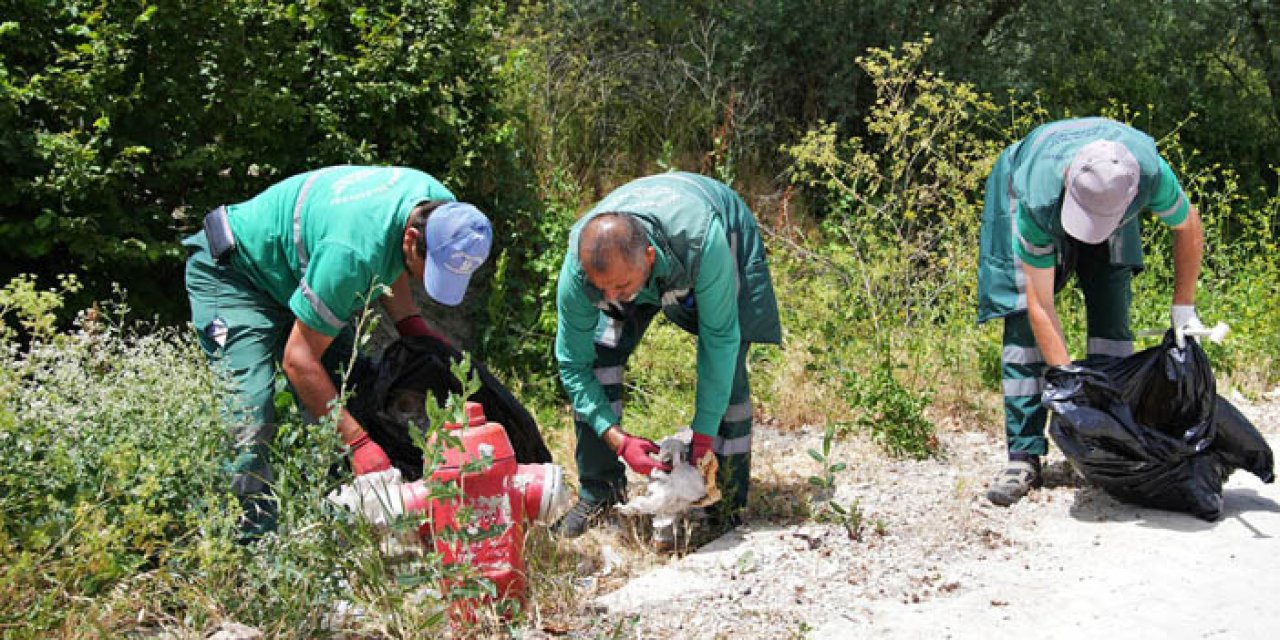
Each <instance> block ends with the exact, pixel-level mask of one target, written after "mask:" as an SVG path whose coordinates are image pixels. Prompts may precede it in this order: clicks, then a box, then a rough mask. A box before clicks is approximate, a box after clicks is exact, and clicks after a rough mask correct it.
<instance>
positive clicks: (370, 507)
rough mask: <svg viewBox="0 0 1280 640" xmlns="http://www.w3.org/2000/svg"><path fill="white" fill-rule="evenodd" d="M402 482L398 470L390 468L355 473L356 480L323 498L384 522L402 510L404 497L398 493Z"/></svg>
mask: <svg viewBox="0 0 1280 640" xmlns="http://www.w3.org/2000/svg"><path fill="white" fill-rule="evenodd" d="M403 484H404V478H403V477H401V475H400V470H399V469H397V468H395V467H392V468H390V469H387V470H386V471H377V472H374V473H366V474H364V475H362V476H356V477H355V480H353V481H352V482H350V483H348V484H344V485H342V486H341V487H338V488H337V489H336V490H334V491H332V492H330V493H329V495H328V496H326V498H327V499H328V500H329V501H330V502H332V503H333V504H336V505H338V506H340V507H343V508H344V509H347V510H349V511H352V512H354V513H356V514H358V515H360V516H361V517H363V518H364V519H365V520H367V521H369V522H371V523H373V524H376V525H386V524H387V523H389V522H391V521H392V520H394V519H395V518H396V516H399V515H401V514H403V513H404V498H402V497H401V494H400V486H401V485H403Z"/></svg>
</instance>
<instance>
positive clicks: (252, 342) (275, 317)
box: [182, 231, 354, 536]
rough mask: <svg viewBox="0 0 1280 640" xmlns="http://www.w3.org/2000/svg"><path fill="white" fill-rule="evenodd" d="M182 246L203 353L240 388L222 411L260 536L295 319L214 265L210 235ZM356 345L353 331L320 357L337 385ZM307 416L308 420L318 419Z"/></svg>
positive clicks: (234, 484)
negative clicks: (281, 378)
mask: <svg viewBox="0 0 1280 640" xmlns="http://www.w3.org/2000/svg"><path fill="white" fill-rule="evenodd" d="M182 244H183V246H185V247H186V248H187V250H188V257H187V269H186V285H187V296H188V299H189V301H190V304H191V322H192V324H193V325H194V326H195V329H196V333H197V334H198V336H199V341H200V347H201V349H202V350H203V351H204V353H205V356H206V357H207V358H208V360H209V362H210V364H211V365H212V366H213V367H214V368H215V369H218V370H220V371H221V372H223V373H224V374H226V375H227V376H228V378H229V380H230V381H231V383H232V385H233V388H232V393H231V394H230V395H229V399H228V402H227V404H226V405H225V406H224V407H223V410H224V411H223V412H224V415H225V418H226V423H227V425H228V431H229V436H230V443H231V446H232V447H234V452H235V458H234V462H233V463H232V468H231V490H232V492H233V493H234V494H235V495H236V497H237V498H239V500H240V504H241V506H242V507H243V508H244V512H245V521H244V522H243V523H242V527H243V529H244V532H245V533H246V534H247V535H250V536H253V535H259V534H261V533H265V532H267V531H270V530H273V529H274V528H275V519H276V518H275V514H276V508H275V501H274V500H273V499H272V498H271V486H270V485H271V482H272V473H271V465H270V461H269V448H270V446H271V443H272V440H274V439H275V435H276V408H275V390H276V384H275V381H276V374H277V373H278V372H279V363H280V361H281V358H282V357H283V355H284V347H285V343H286V342H287V340H288V338H289V333H290V331H291V330H292V329H293V323H294V316H293V313H292V312H291V311H290V310H289V309H288V308H287V307H285V306H284V305H282V304H280V303H279V302H276V301H275V300H273V299H271V298H270V297H269V296H268V295H267V294H266V293H264V292H262V291H261V290H260V289H258V288H257V287H256V286H254V285H253V284H252V283H251V282H249V280H248V278H246V277H245V276H244V274H242V273H240V272H239V271H237V270H236V269H235V268H234V267H231V266H230V265H225V264H219V263H217V262H215V261H214V260H213V257H212V256H211V255H210V254H209V245H208V242H207V241H206V239H205V235H204V232H203V231H201V232H199V233H197V234H195V235H194V236H190V237H188V238H186V239H185V240H184V241H183V243H182ZM353 344H354V340H353V335H352V332H351V330H350V327H348V328H347V329H344V330H343V331H342V333H340V334H339V335H338V337H337V338H336V339H335V340H334V341H333V343H332V344H330V346H329V348H328V349H327V350H326V351H325V353H324V356H323V357H322V358H321V361H322V362H323V363H324V366H325V368H326V369H327V370H328V371H329V372H330V376H331V378H332V379H333V380H334V384H335V385H337V384H339V383H340V378H339V370H340V369H339V368H340V367H341V366H342V365H343V364H344V363H346V362H347V361H348V360H349V358H350V357H351V351H352V348H353ZM296 397H297V396H296V394H295V398H296ZM303 413H304V415H306V417H307V420H308V422H314V421H315V417H314V416H310V415H308V414H306V412H305V411H304V412H303Z"/></svg>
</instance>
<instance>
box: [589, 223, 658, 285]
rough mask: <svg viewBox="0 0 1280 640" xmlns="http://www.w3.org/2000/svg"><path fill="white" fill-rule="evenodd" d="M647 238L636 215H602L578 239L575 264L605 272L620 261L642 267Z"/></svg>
mask: <svg viewBox="0 0 1280 640" xmlns="http://www.w3.org/2000/svg"><path fill="white" fill-rule="evenodd" d="M647 248H649V237H648V235H646V234H645V230H644V225H642V224H640V221H639V220H637V219H636V218H635V216H629V215H626V214H624V213H613V212H606V213H601V214H599V215H597V216H595V217H594V218H592V219H590V220H588V221H587V224H586V226H584V227H583V228H582V234H581V235H579V236H578V261H579V262H581V263H582V266H583V268H584V269H586V270H587V271H594V272H604V271H607V270H608V269H609V267H610V266H612V265H613V263H614V261H617V260H621V261H623V262H625V263H626V264H627V265H628V266H631V267H638V268H644V267H645V259H644V256H645V249H647Z"/></svg>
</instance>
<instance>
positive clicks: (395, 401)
mask: <svg viewBox="0 0 1280 640" xmlns="http://www.w3.org/2000/svg"><path fill="white" fill-rule="evenodd" d="M461 359H462V353H461V352H459V351H458V350H457V349H454V348H453V347H451V346H449V345H447V344H445V343H443V342H441V341H439V340H436V339H435V338H431V337H425V336H423V337H406V338H400V339H399V340H397V341H395V342H393V343H391V345H390V346H388V347H387V349H386V351H384V352H383V354H382V357H381V358H380V359H379V360H378V361H377V362H376V363H373V362H367V361H366V362H364V363H362V364H361V365H358V366H357V367H356V369H355V370H354V371H353V372H352V374H351V378H350V383H351V387H352V389H353V391H354V393H353V396H352V398H351V400H350V401H349V402H348V403H347V410H348V411H350V412H351V415H352V417H354V418H355V419H356V420H357V421H359V422H360V424H361V426H363V427H364V429H365V431H367V432H368V433H369V437H370V438H371V439H372V440H373V441H374V442H376V443H378V445H379V446H381V447H382V448H383V450H385V451H386V452H387V457H388V458H390V459H391V464H392V465H393V466H395V467H396V468H397V469H399V470H400V473H401V474H402V475H403V476H404V477H405V479H406V480H410V481H412V480H417V479H419V478H421V477H422V450H421V449H418V448H417V447H416V446H414V444H413V440H412V439H411V438H410V436H409V425H410V424H413V425H417V426H418V428H420V429H425V428H426V426H427V417H426V409H425V405H424V402H425V400H426V394H427V393H428V392H430V393H431V394H432V395H433V396H435V400H436V401H437V402H444V399H445V398H446V396H447V394H449V393H461V392H462V384H461V382H459V381H458V380H457V379H455V378H454V377H453V374H452V373H451V372H450V371H449V367H450V366H451V365H452V363H453V362H456V361H460V360H461ZM471 366H472V367H473V368H474V370H475V371H476V373H477V374H478V375H479V377H480V385H481V386H480V389H479V390H478V391H476V392H475V394H473V395H472V396H471V397H470V398H468V400H473V401H475V402H479V403H480V404H481V405H483V406H484V412H485V416H486V417H487V418H488V419H489V420H490V421H492V422H497V423H499V424H501V425H502V426H503V428H505V429H506V432H507V437H508V438H510V439H511V446H512V448H513V449H514V450H515V454H516V461H517V462H520V463H543V462H551V452H550V451H549V450H547V445H546V444H545V443H544V442H543V440H542V434H541V432H540V431H539V430H538V423H537V421H536V420H534V418H533V416H532V415H531V414H530V413H529V411H528V410H527V409H525V407H524V405H523V404H521V403H520V401H519V400H517V399H516V397H515V396H514V395H512V393H511V392H510V391H509V390H508V389H507V388H506V387H505V386H503V384H502V383H501V382H499V381H498V379H497V378H495V377H494V376H493V374H491V373H490V372H489V369H488V368H487V367H485V366H484V364H483V363H481V362H480V361H478V360H476V359H475V357H474V356H473V357H472V359H471Z"/></svg>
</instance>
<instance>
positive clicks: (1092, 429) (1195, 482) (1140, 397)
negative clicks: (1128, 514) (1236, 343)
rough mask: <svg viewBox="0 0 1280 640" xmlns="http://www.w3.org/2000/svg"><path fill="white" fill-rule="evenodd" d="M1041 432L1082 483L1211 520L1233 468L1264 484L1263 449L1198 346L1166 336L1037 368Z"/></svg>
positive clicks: (1266, 451)
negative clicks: (1136, 347) (1044, 425)
mask: <svg viewBox="0 0 1280 640" xmlns="http://www.w3.org/2000/svg"><path fill="white" fill-rule="evenodd" d="M1045 383H1046V384H1045V390H1044V394H1043V396H1042V402H1043V403H1044V405H1045V406H1046V407H1047V408H1048V409H1049V410H1050V411H1052V419H1051V420H1050V425H1049V434H1050V436H1051V437H1052V438H1053V440H1054V442H1055V443H1056V444H1057V445H1058V448H1060V449H1061V450H1062V452H1063V454H1064V455H1065V456H1066V457H1067V459H1068V460H1069V461H1070V462H1071V464H1072V465H1073V466H1074V467H1075V468H1076V469H1077V470H1078V471H1079V472H1080V474H1081V475H1082V476H1084V477H1085V478H1086V479H1087V480H1089V481H1090V482H1093V483H1094V484H1097V485H1098V486H1100V487H1102V488H1103V490H1105V491H1107V492H1108V493H1110V494H1112V495H1113V496H1115V497H1116V498H1118V499H1120V500H1123V501H1125V502H1130V503H1134V504H1138V505H1142V506H1149V507H1155V508H1159V509H1167V510H1170V511H1181V512H1185V513H1190V514H1193V515H1195V516H1197V517H1199V518H1203V519H1205V520H1215V519H1217V518H1218V517H1219V515H1221V511H1222V483H1223V482H1224V481H1225V480H1226V478H1227V476H1229V475H1230V474H1231V472H1232V471H1234V470H1235V469H1237V468H1242V469H1246V470H1248V471H1249V472H1251V473H1253V474H1254V475H1256V476H1258V477H1259V478H1260V479H1262V480H1263V481H1264V482H1271V481H1272V480H1273V479H1274V474H1273V465H1274V461H1273V456H1272V452H1271V447H1270V446H1269V445H1267V442H1266V440H1264V439H1263V438H1262V435H1261V434H1259V433H1258V431H1257V429H1255V428H1254V427H1253V425H1252V424H1250V423H1249V421H1248V420H1247V419H1246V418H1245V417H1244V416H1243V415H1241V414H1240V412H1239V411H1238V410H1236V408H1235V407H1233V406H1231V404H1230V403H1229V402H1227V401H1226V400H1225V399H1223V398H1222V397H1221V396H1218V395H1217V391H1216V385H1215V383H1214V378H1213V371H1212V369H1211V368H1210V366H1209V361H1208V358H1207V357H1206V356H1205V353H1204V350H1203V349H1201V348H1200V346H1199V345H1198V344H1196V343H1195V342H1194V341H1191V342H1189V343H1188V344H1187V347H1186V348H1185V349H1180V348H1178V346H1177V345H1176V343H1175V342H1174V337H1173V332H1172V331H1170V332H1168V333H1166V334H1165V338H1164V341H1163V342H1162V343H1161V344H1160V345H1159V346H1156V347H1152V348H1150V349H1147V350H1145V351H1142V352H1140V353H1136V354H1134V355H1132V356H1130V357H1128V358H1124V359H1100V360H1093V361H1085V362H1084V363H1082V364H1081V365H1075V366H1072V367H1067V368H1060V369H1050V370H1049V371H1048V372H1047V373H1046V374H1045Z"/></svg>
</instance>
